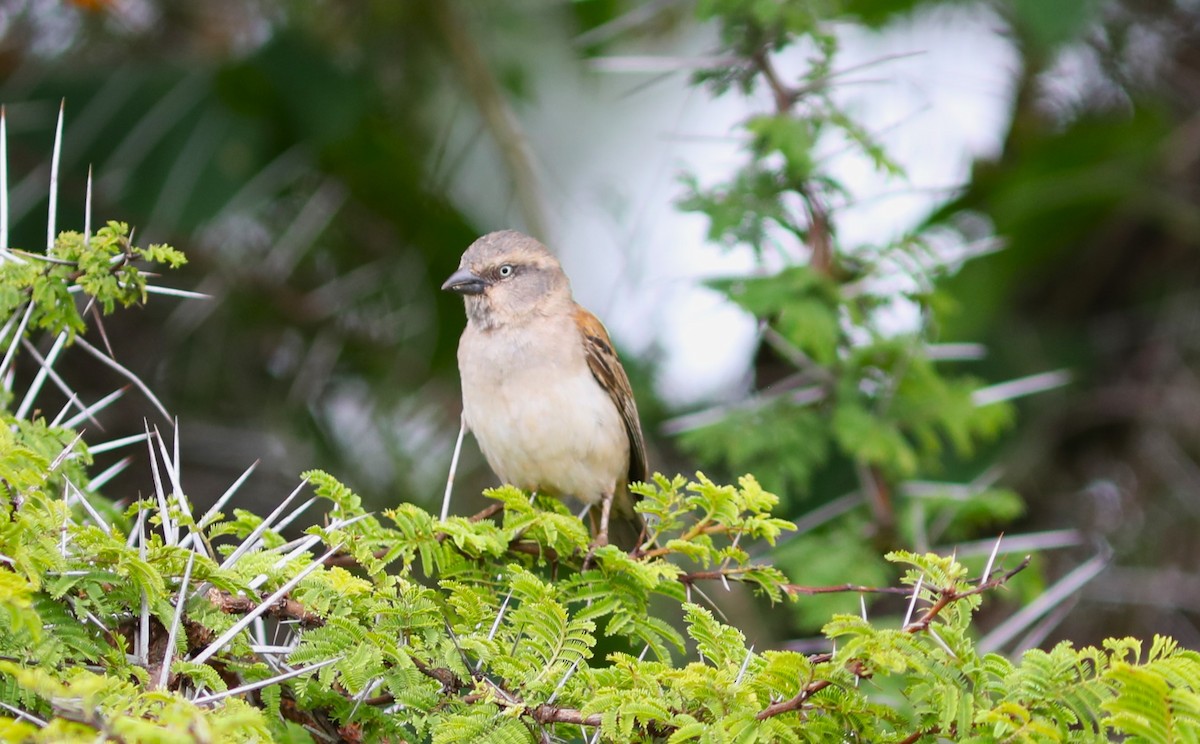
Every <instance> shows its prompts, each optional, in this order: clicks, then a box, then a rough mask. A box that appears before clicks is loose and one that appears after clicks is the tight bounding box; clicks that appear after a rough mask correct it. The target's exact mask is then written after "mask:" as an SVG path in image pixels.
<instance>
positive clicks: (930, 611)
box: [904, 555, 1033, 633]
mask: <svg viewBox="0 0 1200 744" xmlns="http://www.w3.org/2000/svg"><path fill="white" fill-rule="evenodd" d="M1032 560H1033V556H1029V555H1027V556H1025V560H1023V561H1021V562H1020V563H1018V564H1017V566H1016V567H1015V568H1013V569H1011V570H1009V571H1006V572H1005V573H1003V574H1000V575H999V576H996V577H995V578H992V579H988V580H987V581H983V582H980V583H979V584H978V585H977V586H973V587H971V588H970V589H966V590H964V591H961V592H960V591H956V590H954V589H952V588H950V587H947V588H945V589H942V590H941V592H940V595H939V596H938V599H937V601H936V602H934V603H933V604H932V605H930V606H929V607H928V608H927V609H926V610H925V612H923V613H922V614H921V617H919V618H917V619H916V620H913V621H912V622H911V623H909V624H908V625H906V626H904V631H905V632H906V633H919V632H920V631H922V630H927V629H928V628H929V626H930V625H931V624H932V623H933V621H934V618H936V617H937V616H938V614H940V613H941V611H942V610H944V609H946V608H947V607H948V606H950V605H951V604H953V603H954V602H957V601H958V600H960V599H965V598H966V597H970V596H973V595H976V594H982V593H984V592H986V591H989V590H991V589H995V588H997V587H999V586H1002V585H1004V584H1006V583H1007V582H1008V581H1009V579H1011V578H1012V577H1014V576H1016V575H1017V574H1019V573H1021V572H1022V571H1024V570H1025V569H1026V568H1027V567H1028V566H1029V562H1030V561H1032Z"/></svg>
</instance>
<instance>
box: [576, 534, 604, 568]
mask: <svg viewBox="0 0 1200 744" xmlns="http://www.w3.org/2000/svg"><path fill="white" fill-rule="evenodd" d="M605 545H608V533H607V532H602V533H600V534H598V535H596V536H595V537H594V538H592V541H591V543H589V544H588V552H587V555H585V556H584V557H583V567H582V569H581V570H583V571H586V570H588V569H589V568H591V567H592V559H593V558H594V557H595V556H596V551H597V550H598V549H600V548H603V547H604V546H605Z"/></svg>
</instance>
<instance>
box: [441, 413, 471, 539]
mask: <svg viewBox="0 0 1200 744" xmlns="http://www.w3.org/2000/svg"><path fill="white" fill-rule="evenodd" d="M466 433H467V417H466V415H465V414H464V415H463V416H461V417H459V425H458V439H456V440H455V441H454V454H453V455H452V456H451V457H450V474H449V475H447V476H446V494H445V495H444V496H442V521H443V522H445V521H446V519H447V518H448V517H449V516H450V493H451V492H452V491H453V490H454V475H455V474H456V473H457V472H458V456H459V454H460V453H461V452H462V443H463V437H464V436H465V435H466Z"/></svg>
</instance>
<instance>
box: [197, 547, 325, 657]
mask: <svg viewBox="0 0 1200 744" xmlns="http://www.w3.org/2000/svg"><path fill="white" fill-rule="evenodd" d="M341 549H342V543H338V544H337V545H335V546H333V547H332V548H330V549H329V550H328V552H326V553H325V555H323V556H321V557H320V558H318V559H317V560H316V561H314V562H313V563H312V564H310V565H309V566H307V567H305V569H304V570H303V571H301V572H300V573H298V574H296V575H295V576H293V577H292V578H291V579H290V580H288V582H287V583H286V584H284V585H283V586H281V587H279V588H278V589H276V590H275V592H274V593H273V594H272V595H271V596H269V597H267V598H266V599H264V600H263V601H262V602H260V603H259V605H258V606H257V607H255V608H254V609H253V610H251V611H250V612H248V613H247V614H246V616H245V617H243V618H242V619H241V620H239V621H237V622H236V623H234V624H233V627H231V628H230V629H229V630H227V631H225V632H224V633H222V634H221V636H220V637H219V638H217V640H215V641H213V642H212V643H210V644H209V645H208V647H207V648H205V649H204V650H203V651H201V652H200V653H199V654H197V655H196V656H195V657H193V658H192V660H191V661H192V663H193V664H203V663H204V662H206V661H208V659H209V658H210V657H211V656H212V655H213V654H215V653H216V652H218V651H220V650H221V649H222V648H223V647H224V646H225V644H227V643H229V641H231V640H233V637H234V636H236V635H237V634H238V633H241V632H242V630H243V629H245V628H246V626H248V625H249V624H250V623H252V622H254V619H255V618H256V617H258V616H259V615H262V614H263V613H264V612H266V611H267V610H268V609H270V608H271V607H272V606H273V605H274V604H275V602H277V601H278V600H279V598H280V597H282V596H283V595H285V594H287V593H288V592H289V591H291V590H292V587H294V586H296V584H299V583H300V582H301V581H303V580H304V578H305V577H306V576H308V575H309V574H311V573H312V572H313V571H316V570H317V569H318V568H320V567H321V566H323V565H324V563H325V559H327V558H329V556H331V555H333V554H334V553H336V552H337V551H339V550H341Z"/></svg>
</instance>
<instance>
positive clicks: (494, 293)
mask: <svg viewBox="0 0 1200 744" xmlns="http://www.w3.org/2000/svg"><path fill="white" fill-rule="evenodd" d="M442 289H443V290H445V291H447V292H455V293H457V294H460V295H462V296H463V299H464V300H465V301H466V305H467V317H468V318H470V320H471V321H472V322H474V323H476V324H478V325H480V326H481V327H482V328H485V329H488V328H494V327H497V326H501V325H508V324H519V323H521V322H522V321H524V320H528V319H530V318H533V317H535V316H538V315H544V314H549V313H551V312H552V311H554V310H555V309H556V308H557V307H558V306H559V305H561V304H565V303H570V302H571V284H570V282H569V281H568V280H567V275H566V274H564V273H563V270H562V266H560V265H559V263H558V259H556V258H555V257H554V254H552V253H551V252H550V251H549V250H547V249H546V246H544V245H542V244H541V243H539V242H538V241H536V240H534V239H533V238H531V237H529V236H528V235H524V234H522V233H519V232H517V231H515V230H502V231H500V232H494V233H488V234H487V235H484V236H483V237H482V238H480V239H479V240H476V241H475V242H474V243H472V244H471V246H470V247H469V248H467V250H466V252H464V253H463V256H462V261H460V262H459V264H458V271H456V272H454V273H453V274H451V275H450V278H449V279H447V280H446V282H445V283H444V284H443V285H442Z"/></svg>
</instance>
